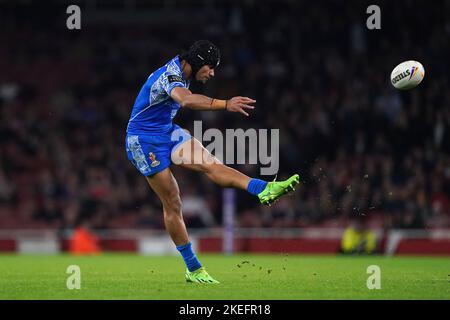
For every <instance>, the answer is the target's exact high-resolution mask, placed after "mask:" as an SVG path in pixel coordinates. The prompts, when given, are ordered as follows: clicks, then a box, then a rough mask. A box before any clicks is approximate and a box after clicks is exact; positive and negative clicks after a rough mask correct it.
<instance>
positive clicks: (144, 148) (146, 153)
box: [125, 124, 192, 177]
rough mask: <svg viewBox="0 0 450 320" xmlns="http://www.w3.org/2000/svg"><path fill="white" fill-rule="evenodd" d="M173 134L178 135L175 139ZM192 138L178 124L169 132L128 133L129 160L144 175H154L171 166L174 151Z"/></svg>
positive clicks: (127, 148) (126, 141)
mask: <svg viewBox="0 0 450 320" xmlns="http://www.w3.org/2000/svg"><path fill="white" fill-rule="evenodd" d="M172 134H174V137H177V139H174V140H175V141H173V140H172ZM191 138H192V136H191V135H190V134H189V133H187V132H186V131H184V130H183V129H182V128H181V127H180V126H178V125H176V124H174V125H173V127H172V129H171V130H170V131H169V132H167V133H163V134H158V135H144V134H139V135H132V134H127V136H126V139H125V146H126V150H127V155H128V160H130V161H131V163H132V164H133V165H134V166H135V167H136V168H137V169H138V170H139V172H140V173H141V174H143V175H144V176H146V177H147V176H151V175H154V174H156V173H158V172H160V171H162V170H164V169H166V168H167V167H169V166H170V165H171V164H172V161H171V154H172V152H174V151H175V150H176V148H177V147H179V146H180V145H181V144H182V143H183V142H185V141H188V140H189V139H191Z"/></svg>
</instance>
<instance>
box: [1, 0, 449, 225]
mask: <svg viewBox="0 0 450 320" xmlns="http://www.w3.org/2000/svg"><path fill="white" fill-rule="evenodd" d="M87 3H89V2H87ZM121 3H122V4H120V3H119V2H117V3H116V2H115V1H112V2H111V5H110V7H108V9H110V10H113V11H114V10H115V11H116V15H115V17H117V18H116V19H117V21H114V20H112V21H107V22H102V23H100V22H98V21H97V22H96V21H95V20H100V19H96V18H95V17H96V16H95V14H92V17H93V18H91V19H89V14H88V13H85V12H86V11H88V10H92V11H95V10H97V11H98V12H100V11H101V9H102V7H101V6H100V5H97V7H95V6H94V7H89V6H88V5H86V8H85V7H83V6H81V7H82V12H83V14H85V15H86V19H84V20H82V29H81V30H78V31H75V30H74V31H69V30H67V29H66V28H65V19H66V17H67V15H66V14H65V11H64V10H62V11H61V10H59V11H58V10H56V9H55V10H42V9H40V8H35V10H33V9H32V8H31V9H24V8H20V7H19V8H11V7H9V8H7V10H2V11H1V12H0V20H1V21H2V27H1V28H0V39H1V43H2V44H3V45H1V46H0V70H1V72H0V114H1V123H0V228H31V227H33V228H40V227H46V228H47V227H54V228H65V227H69V228H70V227H72V226H74V225H75V224H78V223H80V222H85V223H88V224H89V225H90V226H92V227H93V228H163V227H164V226H163V220H162V212H161V207H160V204H159V201H158V200H157V198H156V196H155V195H154V193H153V192H151V190H150V189H149V187H148V186H147V184H146V181H145V179H143V178H142V176H140V174H139V173H138V172H137V171H136V170H135V168H134V167H133V166H132V165H131V164H130V163H129V162H128V160H127V158H126V153H125V149H124V141H125V130H126V126H127V122H128V118H129V115H130V112H131V107H132V105H133V102H134V99H135V97H136V94H137V93H138V91H139V89H140V86H141V85H142V83H143V82H144V81H145V79H146V77H147V76H148V75H149V74H150V73H151V72H152V71H153V70H154V69H155V68H157V67H159V66H160V65H162V64H164V63H165V62H166V61H168V60H169V59H171V58H172V57H173V56H174V55H175V54H177V52H179V51H180V50H181V48H182V47H186V45H188V44H190V43H191V42H192V41H194V40H196V39H199V38H207V39H210V40H212V41H213V42H215V43H216V44H217V45H219V47H220V48H221V49H222V57H223V58H222V63H221V65H220V67H219V68H218V69H217V70H216V77H215V79H214V80H213V81H211V83H208V84H207V85H206V86H204V87H203V86H199V85H194V86H193V91H194V92H202V93H205V94H207V95H210V96H214V97H219V98H229V97H232V96H234V95H246V96H250V97H253V98H255V99H256V100H257V108H256V109H255V110H254V111H253V112H252V113H251V115H250V117H248V118H246V117H242V116H241V115H239V114H231V113H227V114H224V113H223V112H198V111H192V110H181V111H180V112H179V114H178V116H177V117H176V118H175V122H176V123H178V124H180V125H182V126H183V127H185V128H187V129H192V125H193V121H194V120H203V128H204V129H206V128H212V127H215V128H219V129H221V130H225V129H226V128H244V129H246V128H256V129H258V128H268V129H270V128H279V129H280V172H279V178H282V177H284V176H286V175H288V174H291V173H294V172H298V173H299V174H300V175H301V177H302V180H303V185H302V186H301V187H300V188H299V189H298V190H297V191H298V192H297V193H296V194H295V195H294V196H290V197H286V198H284V199H282V200H281V201H280V202H279V203H277V205H275V206H272V207H271V208H270V209H267V208H263V207H262V206H261V205H259V204H258V202H257V199H255V198H254V197H251V196H249V195H247V193H245V192H238V213H237V223H238V225H239V226H242V227H303V226H325V225H326V226H341V225H345V224H347V223H348V222H349V221H351V220H353V219H359V220H363V221H367V222H369V223H370V224H371V225H378V226H380V227H385V228H391V227H397V228H424V227H450V199H449V195H450V108H449V107H450V90H449V89H448V88H449V86H450V83H449V81H448V75H449V74H450V61H449V59H448V57H450V42H449V41H448V39H449V36H450V20H449V17H448V16H447V17H445V15H444V12H445V10H443V8H444V7H445V6H446V9H447V10H448V9H449V7H448V6H449V4H448V3H445V2H443V1H442V2H441V1H436V3H435V4H434V5H429V6H426V5H423V6H422V7H421V8H420V10H417V8H416V7H415V3H414V2H412V1H409V2H404V1H402V2H392V1H391V2H384V4H383V5H382V6H381V7H382V13H383V16H382V30H373V31H370V30H368V29H366V26H365V22H366V18H367V17H368V15H367V14H366V13H365V7H364V6H363V5H361V2H360V4H359V5H351V4H350V2H349V3H347V1H345V2H343V1H326V5H324V2H322V1H317V2H307V1H292V2H291V1H289V2H285V3H282V5H280V2H276V3H270V2H268V3H259V2H258V4H257V3H256V1H247V2H244V3H243V4H241V5H237V3H235V4H233V3H232V2H230V3H214V2H212V3H213V4H206V3H205V4H203V3H202V4H198V3H196V2H185V3H184V4H182V5H181V4H180V5H178V4H177V2H176V1H175V2H167V3H165V5H164V6H162V7H161V8H160V9H158V10H156V8H155V5H154V4H153V5H152V6H150V5H149V7H148V8H146V7H145V5H144V4H142V3H141V2H139V1H136V2H133V3H135V4H136V3H137V7H133V6H131V8H129V7H127V8H126V9H127V10H130V11H129V12H128V11H127V10H122V7H121V6H123V2H121ZM125 3H126V2H125ZM421 3H424V1H422V2H421ZM114 4H115V5H116V6H114ZM55 8H57V7H55ZM89 8H90V9H89ZM83 10H84V11H83ZM145 10H147V11H148V12H150V11H152V10H153V11H154V12H153V14H154V15H153V16H150V15H149V18H148V20H147V21H146V23H133V22H132V21H131V22H130V21H128V20H125V19H124V18H123V17H121V16H120V14H117V12H122V11H123V12H122V13H123V15H124V16H126V15H127V13H128V14H130V15H131V16H132V15H133V13H135V14H136V15H138V12H139V11H142V12H144V11H145ZM142 12H141V14H142ZM155 12H156V13H155ZM174 12H178V13H183V15H182V16H183V17H184V18H182V19H177V16H175V15H174V14H173V13H174ZM193 12H195V13H196V14H197V15H196V16H192V18H189V19H187V18H186V17H189V15H190V14H193ZM337 12H338V13H339V14H336V13H337ZM405 12H406V13H405ZM156 16H157V17H158V19H154V20H152V17H156ZM120 19H124V21H121V20H120ZM127 21H128V22H127ZM409 59H415V60H418V61H421V62H422V63H423V65H424V67H425V70H426V76H425V80H424V82H423V83H422V84H421V85H420V86H419V87H418V88H416V89H415V90H412V91H409V92H400V91H397V90H395V89H393V87H392V86H391V85H390V83H389V74H390V72H391V70H392V68H393V67H394V66H395V65H396V64H398V63H400V62H402V61H404V60H409ZM233 167H235V168H237V169H239V170H241V171H243V172H245V173H246V174H248V175H251V176H258V174H259V167H258V166H257V165H244V166H243V165H236V166H233ZM174 174H175V176H176V178H177V180H178V182H179V185H180V190H181V193H182V198H183V209H184V214H185V217H186V221H187V225H188V227H203V226H219V225H220V224H221V222H222V221H221V219H222V217H221V206H222V200H221V195H222V193H221V192H222V190H221V189H220V188H219V187H217V186H215V185H213V184H212V183H211V182H210V181H208V180H207V178H206V177H203V176H200V175H199V174H198V173H194V172H188V171H186V170H180V169H178V168H174ZM263 178H265V179H267V180H272V179H273V178H274V177H272V176H271V177H263Z"/></svg>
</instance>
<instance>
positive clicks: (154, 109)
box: [125, 40, 299, 283]
mask: <svg viewBox="0 0 450 320" xmlns="http://www.w3.org/2000/svg"><path fill="white" fill-rule="evenodd" d="M219 63H220V52H219V49H218V48H217V47H216V46H215V45H214V44H213V43H211V42H210V41H207V40H200V41H196V42H195V43H194V44H193V45H192V46H191V47H190V48H189V49H188V50H187V51H184V52H182V53H180V54H179V55H177V56H175V57H174V58H173V59H171V60H170V61H168V62H167V63H166V64H165V65H164V66H162V67H160V68H159V69H157V70H156V71H155V72H153V73H152V74H150V76H149V77H148V79H147V80H146V81H145V83H144V85H143V86H142V88H141V90H140V92H139V94H138V96H137V98H136V100H135V103H134V106H133V109H132V112H131V116H130V120H129V122H128V127H127V135H126V142H125V143H126V151H127V155H128V159H129V160H130V161H131V162H132V163H133V165H134V166H135V167H136V168H137V169H138V171H139V172H140V173H141V174H142V175H143V176H145V178H146V179H147V182H148V184H149V185H150V187H151V189H153V191H154V192H155V193H156V194H157V195H158V197H159V199H160V200H161V202H162V206H163V212H164V224H165V227H166V229H167V231H168V232H169V234H170V237H171V239H172V241H173V242H174V244H175V245H176V248H177V250H178V251H179V252H180V253H181V256H182V257H183V259H184V262H185V264H186V273H185V278H186V281H188V282H196V283H219V282H218V281H217V280H215V279H214V278H212V277H211V276H210V275H209V274H208V272H207V271H206V269H205V268H204V267H203V266H202V265H201V263H200V261H199V260H198V258H197V256H196V255H195V253H194V251H193V248H192V244H191V243H190V241H189V237H188V233H187V231H186V226H185V224H184V221H183V216H182V210H181V199H180V193H179V189H178V184H177V181H176V180H175V177H174V176H173V174H172V172H171V170H170V166H171V165H172V164H178V165H180V166H181V167H184V168H186V169H190V170H195V171H198V172H201V173H203V174H205V175H206V176H207V177H208V178H209V179H211V180H212V181H213V182H215V183H217V184H218V185H220V186H221V187H227V188H237V189H242V190H246V191H248V192H249V193H251V194H253V195H255V196H256V197H258V199H259V201H260V202H261V203H262V204H264V205H271V204H272V203H273V202H275V201H277V200H278V199H279V198H280V197H281V196H283V195H285V194H287V193H288V192H291V191H294V190H295V186H296V185H297V184H298V183H299V176H298V175H297V174H295V175H293V176H291V177H290V178H289V179H287V180H285V181H272V182H267V181H263V180H260V179H255V178H250V177H248V176H246V175H245V174H243V173H241V172H239V171H237V170H235V169H233V168H230V167H228V166H226V165H224V164H222V163H221V162H220V161H219V160H218V159H217V158H215V157H214V156H213V155H212V154H210V153H209V151H208V150H206V149H205V148H204V147H203V146H202V144H201V143H200V142H199V141H198V140H197V139H195V138H194V137H192V136H191V135H190V134H189V133H188V132H187V131H185V130H183V129H181V128H180V127H179V126H178V125H176V124H174V123H173V122H172V119H173V118H174V117H175V115H176V114H177V112H178V110H179V109H180V108H190V109H195V110H215V111H228V112H239V113H241V114H243V115H245V116H248V115H249V114H248V113H247V111H249V110H251V109H253V108H254V106H253V104H254V103H255V102H256V101H255V100H253V99H251V98H248V97H241V96H237V97H233V98H231V99H229V100H220V99H215V98H210V97H207V96H204V95H201V94H194V93H192V92H191V91H190V90H189V85H190V83H191V82H192V81H198V82H202V83H206V82H207V81H208V80H210V79H211V78H212V77H214V74H215V70H216V68H217V66H218V65H219ZM199 153H200V154H201V155H202V156H201V157H200V161H194V160H195V159H194V156H195V154H199Z"/></svg>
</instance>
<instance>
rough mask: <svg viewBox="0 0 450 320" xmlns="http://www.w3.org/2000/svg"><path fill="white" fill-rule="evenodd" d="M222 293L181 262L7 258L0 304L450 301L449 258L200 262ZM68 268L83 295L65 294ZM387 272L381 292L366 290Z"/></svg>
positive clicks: (130, 257) (212, 258) (127, 257)
mask: <svg viewBox="0 0 450 320" xmlns="http://www.w3.org/2000/svg"><path fill="white" fill-rule="evenodd" d="M200 260H201V261H202V263H203V265H205V266H206V267H207V269H208V271H209V272H210V274H211V275H212V276H213V277H215V278H217V279H218V280H219V281H221V284H219V285H199V284H192V283H186V282H185V281H184V264H183V261H182V259H181V257H177V256H162V257H149V256H139V255H134V254H104V255H100V256H94V257H86V256H84V257H79V256H70V255H57V256H28V255H5V254H2V255H0V299H177V300H178V299H183V300H184V299H186V300H189V299H245V300H251V299H275V300H278V299H282V300H288V299H295V300H297V299H298V300H300V299H450V258H448V257H445V258H443V257H442V258H437V257H391V258H387V257H382V256H372V257H345V256H306V255H286V254H280V255H233V256H223V255H202V254H201V255H200ZM69 265H78V266H79V267H80V269H81V288H80V289H79V290H77V289H74V290H69V289H67V287H66V281H67V278H68V277H69V276H70V274H67V273H66V270H67V267H68V266H69ZM370 265H378V266H379V267H380V268H381V289H379V290H377V289H373V290H369V289H368V288H367V286H366V281H367V278H368V277H369V276H370V274H367V267H368V266H370Z"/></svg>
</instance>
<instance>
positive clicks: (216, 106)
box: [211, 99, 227, 110]
mask: <svg viewBox="0 0 450 320" xmlns="http://www.w3.org/2000/svg"><path fill="white" fill-rule="evenodd" d="M226 108H227V101H226V100H219V99H212V101H211V109H213V110H221V109H226Z"/></svg>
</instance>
